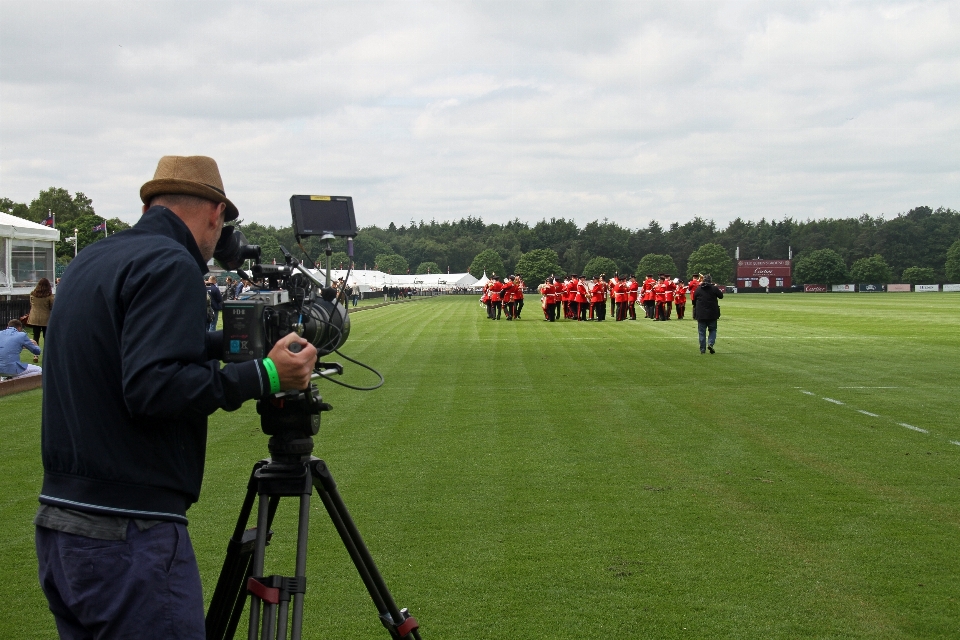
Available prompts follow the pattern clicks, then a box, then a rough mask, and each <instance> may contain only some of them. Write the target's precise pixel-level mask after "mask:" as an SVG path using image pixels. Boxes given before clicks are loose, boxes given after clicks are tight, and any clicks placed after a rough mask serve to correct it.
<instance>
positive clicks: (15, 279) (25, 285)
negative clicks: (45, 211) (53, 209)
mask: <svg viewBox="0 0 960 640" xmlns="http://www.w3.org/2000/svg"><path fill="white" fill-rule="evenodd" d="M59 240H60V232H59V231H57V230H56V229H51V228H50V227H45V226H43V225H42V224H37V223H35V222H30V221H29V220H24V219H23V218H18V217H16V216H12V215H10V214H8V213H2V212H0V294H5V295H20V294H26V293H30V291H32V290H33V288H34V287H35V286H36V285H37V281H38V280H39V279H40V278H47V279H48V280H50V281H51V282H53V281H54V266H55V256H54V243H56V242H58V241H59Z"/></svg>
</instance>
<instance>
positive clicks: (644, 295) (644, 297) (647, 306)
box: [640, 273, 656, 320]
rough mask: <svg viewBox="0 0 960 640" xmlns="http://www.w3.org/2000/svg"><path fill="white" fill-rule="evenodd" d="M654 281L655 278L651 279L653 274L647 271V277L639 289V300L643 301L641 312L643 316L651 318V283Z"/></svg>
mask: <svg viewBox="0 0 960 640" xmlns="http://www.w3.org/2000/svg"><path fill="white" fill-rule="evenodd" d="M655 283H656V280H654V279H653V276H652V275H650V274H649V273H648V274H647V277H646V278H644V280H643V286H642V287H641V290H640V302H641V303H643V313H644V317H645V318H650V319H651V320H652V319H653V306H654V300H653V285H654V284H655Z"/></svg>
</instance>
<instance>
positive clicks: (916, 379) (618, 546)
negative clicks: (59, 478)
mask: <svg viewBox="0 0 960 640" xmlns="http://www.w3.org/2000/svg"><path fill="white" fill-rule="evenodd" d="M721 308H722V311H723V317H722V318H721V320H720V323H719V339H718V341H717V351H718V353H717V354H716V355H713V356H711V355H700V353H699V349H698V347H697V340H696V323H695V322H693V321H692V320H685V321H682V322H676V321H674V322H668V323H654V322H650V321H637V322H621V323H614V322H610V321H608V322H605V323H602V324H599V323H571V322H558V323H546V322H543V321H542V320H541V318H540V317H539V310H538V309H537V308H536V305H535V303H534V304H529V305H528V308H527V309H526V310H525V311H524V316H525V317H524V319H523V320H522V321H520V322H505V321H501V322H492V321H489V320H487V319H486V318H485V315H484V313H483V310H482V309H481V307H480V305H479V304H478V303H477V301H476V298H474V297H469V298H468V297H448V298H438V299H429V300H424V301H419V302H415V303H411V304H402V305H396V306H387V307H383V308H380V309H371V310H366V311H364V312H363V313H360V314H357V315H356V316H355V317H354V324H353V332H352V334H351V338H350V341H349V342H348V343H347V345H346V346H345V347H344V349H343V350H344V352H345V353H347V354H348V355H351V356H353V357H356V358H359V359H360V360H362V361H364V362H366V363H369V364H370V365H372V366H374V367H376V368H378V369H379V370H380V371H381V372H383V374H384V375H385V377H386V379H387V382H386V385H385V386H384V387H383V388H381V389H380V390H378V391H374V392H371V393H358V392H353V391H348V390H346V389H342V388H340V387H336V386H334V385H330V384H324V385H322V386H321V391H322V392H323V394H324V399H325V400H326V401H328V402H330V403H332V404H333V405H334V407H335V411H333V412H332V413H328V414H324V417H323V424H322V426H321V433H320V436H319V437H318V439H317V451H316V452H315V453H316V454H317V455H319V456H320V457H322V458H324V459H325V460H326V461H327V462H328V464H329V465H330V467H331V469H332V470H333V473H334V474H335V476H336V478H337V480H338V483H339V485H340V490H341V492H342V494H343V496H344V499H345V500H346V501H347V504H348V505H349V506H350V508H351V510H352V512H353V515H354V517H355V519H356V521H357V524H358V526H359V527H360V530H361V531H362V532H363V534H364V537H365V539H366V541H367V543H368V545H369V547H370V549H371V551H372V552H373V554H374V557H375V558H376V559H377V562H378V564H379V566H380V569H381V571H382V573H383V574H384V576H385V578H386V580H387V583H388V585H389V586H390V588H391V590H392V592H393V595H394V596H395V598H396V599H397V601H398V603H399V604H400V606H407V607H410V609H411V610H412V612H413V613H414V615H416V616H417V617H418V618H419V620H420V622H421V632H422V635H423V637H424V638H428V639H444V640H448V639H474V638H502V639H505V640H506V639H510V640H525V639H541V638H542V639H549V640H556V639H561V638H562V639H566V638H571V639H572V638H577V639H579V638H599V639H606V638H611V639H620V638H630V639H633V638H638V639H639V638H808V637H810V638H956V637H960V544H958V542H960V501H958V494H960V420H958V417H957V416H958V403H957V389H958V386H960V385H958V382H960V379H958V378H960V376H958V362H960V358H958V353H960V349H958V348H960V294H928V295H920V294H884V295H876V296H867V295H847V296H844V295H812V294H807V295H803V294H796V295H776V294H773V295H728V296H727V297H726V298H724V300H722V301H721ZM346 364H347V365H348V366H347V374H346V375H345V376H344V380H345V381H349V382H352V383H354V384H361V385H362V384H368V383H370V382H372V380H371V377H372V376H370V375H369V374H367V375H364V373H365V372H363V370H361V369H359V368H358V367H355V366H353V365H349V363H346ZM39 404H40V392H39V391H34V392H28V393H25V394H21V395H19V396H13V397H7V398H0V416H2V421H0V422H2V428H3V435H4V438H3V442H4V447H3V453H2V454H0V455H2V458H0V459H2V462H3V469H4V473H3V475H2V479H0V491H2V502H0V517H2V522H3V523H4V525H5V529H6V535H5V536H3V539H2V541H0V545H2V547H0V548H2V552H3V558H5V559H6V561H7V567H6V569H7V579H6V580H4V581H3V583H2V586H0V601H2V602H3V603H4V610H5V611H6V612H7V613H6V615H4V616H2V617H0V637H3V638H51V637H54V635H55V633H54V630H53V620H52V617H51V616H50V614H49V613H48V612H47V611H46V609H45V601H44V599H43V596H42V594H41V593H40V590H39V587H38V586H37V580H36V575H35V572H36V559H35V556H34V552H33V542H32V538H33V530H32V526H31V517H32V514H33V512H34V511H35V509H36V495H37V492H38V489H39V485H40V478H41V467H40V461H39V426H40V410H39ZM265 453H266V437H265V436H264V435H263V434H262V433H261V432H260V429H259V422H258V416H257V415H256V412H255V411H254V407H253V403H248V405H247V406H245V407H243V408H242V409H241V410H239V411H237V412H235V413H232V414H227V413H223V412H218V413H217V414H215V415H214V416H212V417H211V421H210V440H209V448H208V464H207V472H206V478H205V484H204V491H203V495H202V497H201V500H200V502H199V503H198V504H197V505H196V506H194V507H193V508H192V509H191V511H190V514H189V515H190V518H191V524H190V530H191V534H192V537H193V541H194V545H195V547H196V551H197V555H198V559H199V562H200V569H201V573H202V575H203V578H204V585H205V589H206V592H207V595H208V597H209V595H210V594H211V593H212V590H213V585H214V583H215V581H216V576H217V572H218V570H219V564H220V562H221V557H222V553H223V549H224V546H225V544H226V539H227V537H228V536H229V533H230V530H231V529H232V527H233V524H234V522H235V519H236V512H237V509H238V508H239V502H240V500H241V498H242V494H243V491H244V488H245V483H246V479H247V477H248V476H249V473H250V468H251V466H252V465H253V463H254V462H255V461H256V460H257V459H258V458H259V457H262V456H263V455H265ZM314 514H315V518H314V519H313V526H312V530H311V538H310V558H309V559H310V563H309V568H308V576H309V588H308V592H307V596H306V601H307V607H306V614H305V619H306V629H307V633H306V635H305V637H309V638H363V639H366V638H387V637H388V635H387V633H386V632H385V631H384V630H383V629H382V628H381V627H380V624H379V622H378V620H377V618H376V614H375V610H374V608H373V606H372V604H371V603H370V601H369V598H368V596H367V595H366V592H365V591H364V589H363V586H362V584H361V582H360V580H359V578H358V577H357V575H356V572H355V571H354V570H353V568H352V565H351V564H350V562H349V559H348V557H347V555H346V553H345V552H344V551H343V549H342V547H341V546H340V543H339V540H338V539H337V538H336V534H335V532H334V531H333V528H332V526H331V525H330V523H329V522H328V521H327V519H326V515H325V513H324V512H323V509H322V506H321V505H320V503H319V500H316V501H315V509H314ZM295 518H296V509H295V505H294V503H293V502H290V503H289V504H286V508H284V507H283V506H282V507H281V511H280V514H279V515H278V521H277V523H276V524H275V526H274V530H275V531H276V532H277V534H276V537H275V543H274V544H273V545H272V546H271V548H270V550H269V552H268V567H267V570H268V572H274V573H291V572H292V569H291V564H290V562H291V561H292V542H293V536H294V527H293V522H294V520H295Z"/></svg>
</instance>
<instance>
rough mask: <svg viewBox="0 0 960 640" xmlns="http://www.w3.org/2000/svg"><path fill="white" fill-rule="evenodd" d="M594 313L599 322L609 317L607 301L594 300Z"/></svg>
mask: <svg viewBox="0 0 960 640" xmlns="http://www.w3.org/2000/svg"><path fill="white" fill-rule="evenodd" d="M593 315H594V317H595V318H596V319H597V322H603V321H604V320H606V318H607V303H606V302H594V303H593Z"/></svg>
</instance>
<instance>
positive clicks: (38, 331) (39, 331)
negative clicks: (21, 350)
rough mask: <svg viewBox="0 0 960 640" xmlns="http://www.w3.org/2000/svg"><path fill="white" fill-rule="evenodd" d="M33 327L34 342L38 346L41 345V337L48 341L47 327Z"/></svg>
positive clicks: (33, 325)
mask: <svg viewBox="0 0 960 640" xmlns="http://www.w3.org/2000/svg"><path fill="white" fill-rule="evenodd" d="M30 326H31V327H33V341H34V342H36V343H37V344H40V336H41V335H42V336H43V339H44V340H46V339H47V325H43V326H37V325H35V324H32V325H30Z"/></svg>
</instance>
